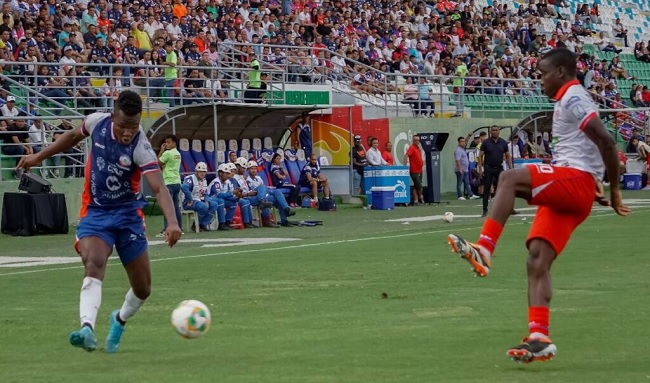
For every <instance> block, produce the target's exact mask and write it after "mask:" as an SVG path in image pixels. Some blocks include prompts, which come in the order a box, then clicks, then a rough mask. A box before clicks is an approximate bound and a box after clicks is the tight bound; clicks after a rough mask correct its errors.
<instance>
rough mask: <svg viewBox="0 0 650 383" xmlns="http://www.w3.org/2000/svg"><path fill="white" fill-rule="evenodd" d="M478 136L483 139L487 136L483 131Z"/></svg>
mask: <svg viewBox="0 0 650 383" xmlns="http://www.w3.org/2000/svg"><path fill="white" fill-rule="evenodd" d="M478 135H479V136H481V137H485V136H487V132H486V131H485V130H484V131H482V132H481V133H479V134H478Z"/></svg>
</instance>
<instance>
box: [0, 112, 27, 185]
mask: <svg viewBox="0 0 650 383" xmlns="http://www.w3.org/2000/svg"><path fill="white" fill-rule="evenodd" d="M16 117H18V118H17V119H16V120H13V122H12V123H11V124H10V125H8V126H7V131H6V132H3V133H0V134H1V135H2V139H3V143H2V154H4V155H7V156H15V157H16V165H18V162H19V161H20V157H21V156H23V155H29V154H33V153H34V151H33V149H32V146H31V145H30V141H29V130H28V128H27V125H26V120H25V118H24V117H27V115H26V114H25V113H23V112H21V113H19V114H18V115H17V116H16ZM13 173H14V177H15V178H16V179H19V178H20V176H21V174H22V173H21V172H19V171H16V170H14V172H13Z"/></svg>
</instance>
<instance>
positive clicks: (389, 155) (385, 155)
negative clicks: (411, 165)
mask: <svg viewBox="0 0 650 383" xmlns="http://www.w3.org/2000/svg"><path fill="white" fill-rule="evenodd" d="M381 158H383V159H384V161H386V163H387V164H388V165H390V166H393V165H395V159H394V158H393V154H392V153H391V152H389V151H388V150H384V151H383V152H382V153H381Z"/></svg>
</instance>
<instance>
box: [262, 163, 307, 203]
mask: <svg viewBox="0 0 650 383" xmlns="http://www.w3.org/2000/svg"><path fill="white" fill-rule="evenodd" d="M269 173H271V181H272V183H273V186H275V187H276V188H278V189H288V190H289V199H288V202H289V206H291V207H298V206H299V203H298V198H299V197H298V196H299V194H300V187H299V186H297V185H294V184H292V183H291V177H290V176H289V172H288V171H287V170H286V169H285V168H284V167H283V166H282V156H281V155H280V154H279V153H275V154H274V155H273V157H272V159H271V166H270V168H269Z"/></svg>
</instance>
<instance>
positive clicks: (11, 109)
mask: <svg viewBox="0 0 650 383" xmlns="http://www.w3.org/2000/svg"><path fill="white" fill-rule="evenodd" d="M0 112H2V117H5V118H6V119H3V120H1V121H0V128H5V129H6V127H7V126H9V125H13V123H14V122H15V121H14V119H13V117H17V116H18V114H19V113H20V111H19V110H18V108H16V97H14V96H7V102H6V103H5V104H4V105H3V106H2V107H0ZM5 129H2V130H5Z"/></svg>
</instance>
